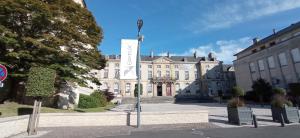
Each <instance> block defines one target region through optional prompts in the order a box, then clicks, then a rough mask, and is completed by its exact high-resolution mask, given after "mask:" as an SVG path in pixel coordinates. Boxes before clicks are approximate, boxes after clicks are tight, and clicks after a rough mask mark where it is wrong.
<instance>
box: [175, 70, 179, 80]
mask: <svg viewBox="0 0 300 138" xmlns="http://www.w3.org/2000/svg"><path fill="white" fill-rule="evenodd" d="M175 79H176V80H179V71H175Z"/></svg>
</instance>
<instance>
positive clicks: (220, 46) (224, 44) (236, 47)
mask: <svg viewBox="0 0 300 138" xmlns="http://www.w3.org/2000/svg"><path fill="white" fill-rule="evenodd" d="M251 43H252V40H251V38H250V37H243V38H240V39H237V40H219V41H216V42H215V43H214V44H207V45H201V46H199V47H197V48H191V49H189V50H187V51H185V52H183V53H172V54H170V55H171V56H175V55H177V56H191V55H193V53H194V52H195V51H196V52H197V56H200V57H202V56H206V57H207V55H208V53H210V52H212V53H214V54H215V55H216V57H217V59H218V60H220V61H224V63H227V64H232V61H233V60H235V57H234V56H233V55H234V54H236V53H238V52H240V51H241V50H243V49H244V48H246V47H248V46H250V45H251ZM159 55H161V56H166V55H167V53H160V54H159Z"/></svg>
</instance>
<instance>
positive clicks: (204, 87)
mask: <svg viewBox="0 0 300 138" xmlns="http://www.w3.org/2000/svg"><path fill="white" fill-rule="evenodd" d="M119 66H120V56H119V55H110V56H107V65H106V67H105V69H103V70H101V72H100V74H99V78H100V82H101V83H102V86H101V89H102V90H109V91H111V92H114V93H115V94H116V95H118V96H122V97H133V96H134V89H135V84H136V83H137V81H136V80H120V79H119V71H120V69H119ZM226 73H228V71H227V69H226V70H225V71H224V67H223V64H222V62H221V61H218V60H217V59H216V58H215V57H214V56H213V55H212V54H209V56H208V57H197V56H196V53H195V54H194V55H193V56H170V55H169V54H168V55H167V56H154V54H153V52H151V54H150V55H149V56H141V84H142V85H143V91H142V94H141V95H142V96H143V97H152V96H175V95H178V94H179V95H182V96H191V95H198V96H213V95H217V94H218V91H222V92H226V91H227V90H228V89H230V88H229V87H232V86H229V85H227V84H226V81H225V79H231V80H232V81H234V76H233V78H228V75H226ZM226 77H227V78H226ZM231 77H232V76H231ZM233 84H234V83H233Z"/></svg>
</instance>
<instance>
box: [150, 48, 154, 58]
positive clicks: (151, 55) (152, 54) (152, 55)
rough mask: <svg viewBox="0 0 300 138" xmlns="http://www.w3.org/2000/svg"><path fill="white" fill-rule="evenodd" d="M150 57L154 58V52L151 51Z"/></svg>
mask: <svg viewBox="0 0 300 138" xmlns="http://www.w3.org/2000/svg"><path fill="white" fill-rule="evenodd" d="M150 57H151V58H153V57H154V53H153V50H151V53H150Z"/></svg>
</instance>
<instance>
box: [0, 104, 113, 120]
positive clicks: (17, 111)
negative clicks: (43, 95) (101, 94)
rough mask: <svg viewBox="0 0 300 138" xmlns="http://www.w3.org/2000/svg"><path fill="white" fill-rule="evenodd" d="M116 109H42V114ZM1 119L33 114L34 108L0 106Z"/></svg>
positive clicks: (9, 105)
mask: <svg viewBox="0 0 300 138" xmlns="http://www.w3.org/2000/svg"><path fill="white" fill-rule="evenodd" d="M113 107H114V104H109V105H107V106H106V107H98V108H88V109H81V108H75V109H74V110H62V109H56V108H49V107H42V110H41V112H42V113H76V112H77V113H78V112H104V111H107V110H109V109H111V108H113ZM0 112H1V114H2V115H1V116H0V117H9V116H18V115H25V114H31V113H32V106H30V105H22V104H18V103H14V102H11V103H6V104H0Z"/></svg>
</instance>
